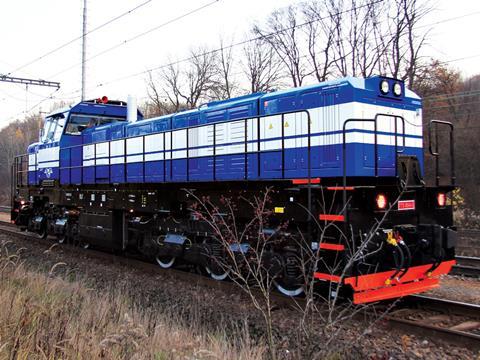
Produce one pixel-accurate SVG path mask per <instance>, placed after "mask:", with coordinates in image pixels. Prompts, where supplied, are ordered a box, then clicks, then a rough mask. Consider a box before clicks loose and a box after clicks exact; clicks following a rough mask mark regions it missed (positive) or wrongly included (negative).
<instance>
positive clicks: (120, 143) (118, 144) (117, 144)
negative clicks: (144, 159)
mask: <svg viewBox="0 0 480 360" xmlns="http://www.w3.org/2000/svg"><path fill="white" fill-rule="evenodd" d="M124 150H125V140H115V141H111V142H110V155H111V156H118V155H123V153H124Z"/></svg>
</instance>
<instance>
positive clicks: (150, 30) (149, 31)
mask: <svg viewBox="0 0 480 360" xmlns="http://www.w3.org/2000/svg"><path fill="white" fill-rule="evenodd" d="M150 1H151V0H150ZM150 1H149V2H150ZM219 1H220V0H214V1H211V2H209V3H207V4H204V5H202V6H200V7H198V8H195V9H193V10H191V11H189V12H187V13H184V14H182V15H180V16H177V17H176V18H174V19H171V20H169V21H167V22H165V23H162V24H160V25H158V26H156V27H154V28H152V29H149V30H147V31H144V32H143V33H140V34H137V35H136V36H134V37H133V38H130V39H128V40H125V41H123V42H122V43H120V44H117V45H116V46H114V47H111V48H109V49H107V50H104V51H102V52H101V53H99V54H96V55H94V56H93V57H91V58H88V59H86V60H85V62H87V61H89V60H91V59H92V58H94V57H97V56H100V55H101V54H103V53H106V52H108V51H111V50H113V49H114V48H115V47H118V46H121V45H124V44H126V43H127V42H130V41H133V40H136V39H138V38H139V37H141V36H144V35H147V34H149V33H151V32H153V31H155V30H158V29H160V28H162V27H164V26H166V25H169V24H171V23H173V22H176V21H179V20H181V19H183V18H185V17H186V16H189V15H192V14H194V13H196V12H199V11H200V10H203V9H205V8H207V7H209V6H211V5H213V4H215V3H217V2H219ZM382 1H383V0H382ZM143 4H145V3H143ZM96 29H97V28H96ZM91 32H92V31H90V32H88V33H91ZM88 33H87V34H88ZM80 38H83V35H82V36H80ZM77 65H78V64H75V65H74V66H77ZM64 71H66V70H64ZM64 71H63V72H64ZM58 74H59V73H57V74H56V75H58ZM56 75H52V77H53V76H56ZM51 98H52V95H51V94H50V95H48V96H46V97H44V98H43V99H42V100H40V101H39V102H38V103H37V104H36V105H34V106H33V107H32V108H30V109H29V110H26V111H24V112H21V113H19V114H22V113H28V112H30V111H32V110H33V109H34V108H35V107H37V106H39V105H40V104H42V103H43V102H45V101H46V100H48V99H51ZM19 114H17V115H14V116H12V117H10V119H11V118H13V117H17V116H19Z"/></svg>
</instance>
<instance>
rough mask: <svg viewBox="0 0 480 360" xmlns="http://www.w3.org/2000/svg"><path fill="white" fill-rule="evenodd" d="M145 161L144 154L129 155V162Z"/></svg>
mask: <svg viewBox="0 0 480 360" xmlns="http://www.w3.org/2000/svg"><path fill="white" fill-rule="evenodd" d="M142 161H143V155H129V156H127V163H128V164H129V163H136V162H142Z"/></svg>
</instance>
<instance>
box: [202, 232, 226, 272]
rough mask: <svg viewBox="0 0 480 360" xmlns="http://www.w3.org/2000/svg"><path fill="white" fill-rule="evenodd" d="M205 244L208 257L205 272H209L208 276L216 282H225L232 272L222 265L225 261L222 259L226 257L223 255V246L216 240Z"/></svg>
mask: <svg viewBox="0 0 480 360" xmlns="http://www.w3.org/2000/svg"><path fill="white" fill-rule="evenodd" d="M203 243H204V245H205V256H206V257H207V265H206V266H205V271H206V272H207V274H208V276H210V277H211V278H212V279H214V280H217V281H223V280H225V279H226V278H227V277H228V275H229V273H230V271H229V270H228V269H225V267H224V266H222V265H221V264H222V260H223V259H222V258H223V257H224V256H223V253H222V244H221V243H219V242H218V241H216V240H208V241H207V240H205V241H204V242H203ZM223 263H224V261H223Z"/></svg>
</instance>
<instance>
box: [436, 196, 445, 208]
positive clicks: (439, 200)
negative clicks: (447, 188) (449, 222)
mask: <svg viewBox="0 0 480 360" xmlns="http://www.w3.org/2000/svg"><path fill="white" fill-rule="evenodd" d="M446 203H447V196H446V195H445V193H438V194H437V204H438V206H440V207H444V206H445V204H446Z"/></svg>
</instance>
